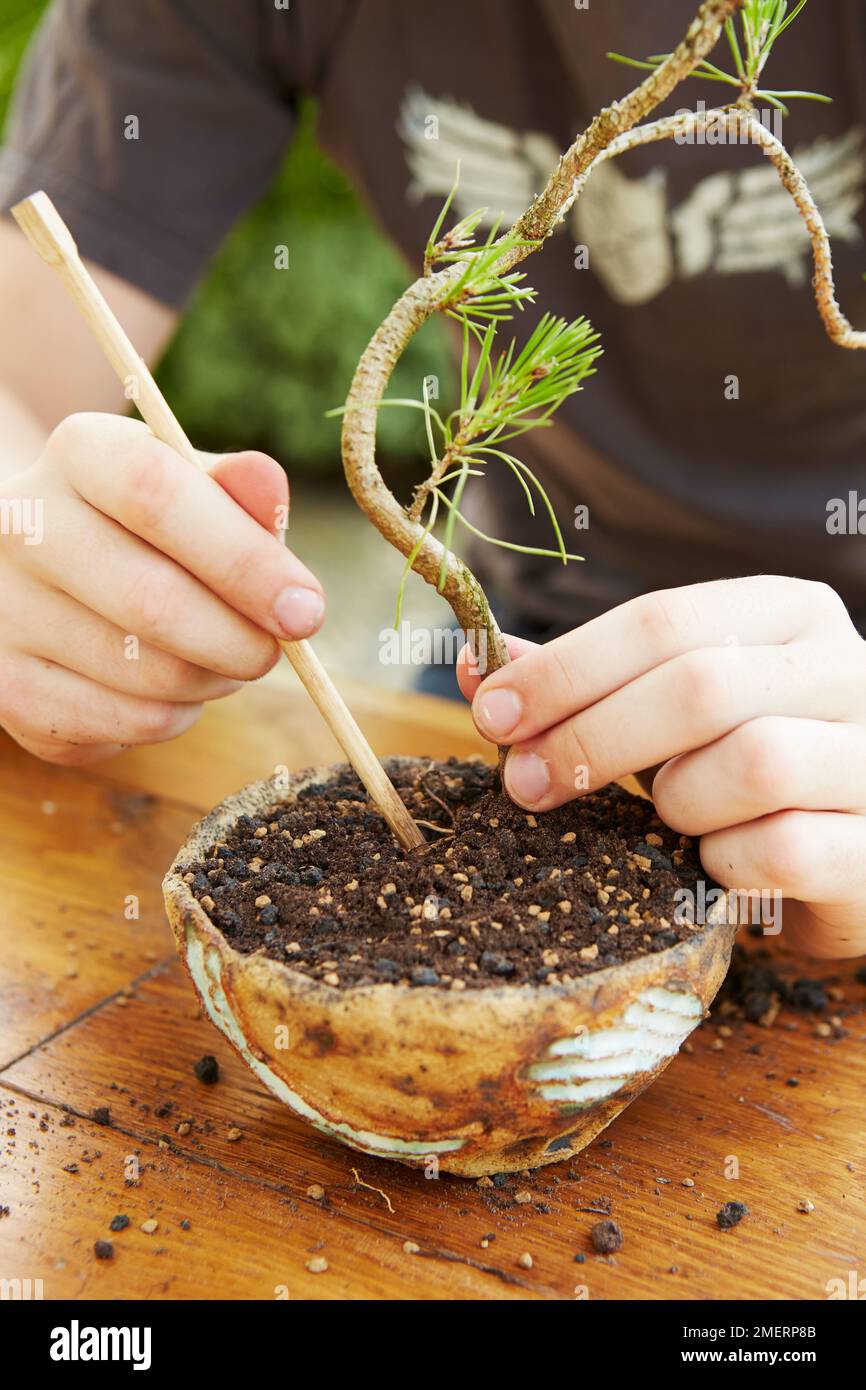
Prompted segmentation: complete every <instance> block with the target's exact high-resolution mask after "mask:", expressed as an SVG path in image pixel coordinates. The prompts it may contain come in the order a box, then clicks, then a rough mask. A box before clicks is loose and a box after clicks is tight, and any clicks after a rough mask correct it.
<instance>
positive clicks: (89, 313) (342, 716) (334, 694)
mask: <svg viewBox="0 0 866 1390" xmlns="http://www.w3.org/2000/svg"><path fill="white" fill-rule="evenodd" d="M12 215H13V217H14V218H15V220H16V222H17V223H18V225H19V227H20V228H21V230H22V231H23V233H24V235H25V236H26V237H27V239H28V241H29V242H30V244H31V246H33V248H34V249H35V250H36V251H37V252H38V254H39V255H40V256H41V258H42V260H43V261H45V262H46V263H47V264H48V265H50V266H51V267H52V268H53V269H54V270H56V271H57V273H58V275H59V276H60V279H61V280H62V281H63V283H64V285H65V286H66V288H67V290H68V291H69V294H70V295H71V297H72V299H73V300H74V302H75V303H76V304H77V306H78V308H79V310H80V311H81V313H82V315H83V317H84V319H85V320H86V321H87V323H88V324H89V326H90V328H91V330H92V332H93V334H94V336H95V337H96V339H97V341H98V343H99V345H100V347H101V348H102V350H103V352H104V353H105V356H106V357H107V359H108V361H109V362H110V364H111V366H112V367H113V369H114V371H115V372H116V373H117V375H118V377H119V378H120V380H121V381H122V382H123V383H124V385H125V386H128V385H129V383H130V382H133V383H134V385H135V392H134V404H135V406H136V407H137V409H138V411H139V414H140V415H141V417H142V419H143V420H144V421H145V423H146V424H147V425H148V426H149V428H150V429H151V430H152V432H153V433H154V435H155V436H156V438H157V439H159V440H161V441H162V443H163V444H168V445H169V447H170V448H172V449H174V450H175V452H176V453H178V454H181V455H182V456H183V457H184V458H185V459H187V460H188V461H189V462H190V463H192V464H194V465H195V466H196V467H197V468H201V467H202V464H201V461H200V459H199V457H198V455H197V453H196V451H195V449H194V448H193V446H192V444H191V443H190V441H189V439H188V438H187V436H186V434H185V433H184V431H183V429H182V428H181V426H180V424H179V422H178V420H177V419H176V418H175V416H174V415H173V414H172V411H171V409H170V408H169V405H168V402H167V401H166V400H165V397H164V396H163V395H162V392H161V391H160V389H159V387H158V386H157V384H156V382H155V381H154V379H153V375H152V373H151V371H150V369H149V367H148V366H147V363H146V362H145V361H144V360H143V359H142V358H141V357H140V356H139V354H138V353H137V352H136V350H135V348H134V347H133V345H132V343H131V342H130V340H129V338H128V337H127V335H126V333H125V332H124V330H123V328H122V327H121V325H120V323H119V322H118V320H117V318H116V317H115V315H114V313H113V312H112V310H111V308H110V307H109V305H108V303H107V302H106V300H105V297H104V296H103V294H102V293H101V291H100V290H99V287H98V286H97V285H96V283H95V281H94V280H93V277H92V276H91V275H90V274H89V272H88V271H87V269H86V267H85V266H84V264H83V262H82V260H81V257H80V256H79V254H78V247H77V246H76V244H75V240H74V238H73V236H72V233H71V232H70V230H69V228H68V227H67V225H66V223H65V222H64V221H63V218H62V217H61V216H60V213H59V212H58V211H57V209H56V207H55V206H54V204H53V203H52V201H51V199H50V198H49V197H48V195H47V193H42V192H39V193H34V194H32V195H31V196H30V197H29V198H25V199H24V200H23V201H22V202H20V203H18V204H16V206H15V207H14V208H13V209H12ZM280 646H281V647H282V649H283V651H284V652H285V654H286V656H287V657H288V659H289V661H290V662H291V663H292V666H293V667H294V668H295V671H296V672H297V674H298V676H299V678H300V680H301V682H302V684H303V685H304V687H305V689H306V691H307V693H308V694H309V696H310V698H311V699H312V700H313V702H314V703H315V705H316V706H317V708H318V710H319V713H320V714H321V715H322V717H323V719H324V720H325V722H326V724H327V725H328V727H329V728H330V730H331V732H332V733H333V735H334V737H335V738H336V740H337V742H338V743H339V745H340V747H341V748H342V750H343V752H344V753H345V755H346V757H347V758H348V760H349V762H350V763H351V764H352V767H353V768H354V769H355V771H356V772H357V774H358V776H359V777H360V779H361V781H362V782H363V784H364V786H365V787H366V788H367V791H368V792H369V794H370V797H371V798H372V800H373V801H374V802H375V804H376V806H377V807H378V809H379V810H380V811H381V813H382V815H383V816H384V817H385V820H386V821H387V822H388V824H389V825H390V827H391V829H392V830H393V832H394V834H395V835H396V837H397V839H398V840H399V841H400V844H401V845H403V847H404V848H405V849H415V848H417V847H419V846H420V845H423V844H425V840H424V837H423V835H422V834H421V832H420V830H419V829H418V827H417V825H416V824H415V822H414V820H413V819H412V817H411V815H410V814H409V812H408V810H407V809H406V807H405V805H404V804H403V802H402V801H401V799H400V797H399V796H398V794H397V791H396V789H395V787H394V786H393V784H392V783H391V781H390V779H389V778H388V776H387V775H386V773H385V769H384V768H383V767H382V764H381V763H380V762H379V760H378V758H377V757H376V755H375V753H374V752H373V750H372V748H371V747H370V745H369V743H368V742H367V740H366V739H365V737H364V735H363V734H362V732H361V730H360V728H359V727H358V725H357V723H356V722H355V719H354V718H353V716H352V714H351V712H350V710H349V709H348V707H347V705H346V703H345V701H344V700H343V698H342V696H341V695H340V693H339V691H338V690H337V689H336V687H335V685H334V683H333V681H332V680H331V678H330V676H329V675H328V673H327V671H326V670H325V668H324V667H323V666H322V663H321V662H320V661H319V658H318V657H317V656H316V654H315V652H314V651H313V648H312V647H311V646H310V644H309V642H306V641H303V642H288V641H281V642H280Z"/></svg>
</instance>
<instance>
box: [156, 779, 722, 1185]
mask: <svg viewBox="0 0 866 1390" xmlns="http://www.w3.org/2000/svg"><path fill="white" fill-rule="evenodd" d="M394 761H395V762H396V761H400V762H407V761H410V760H394ZM338 770H339V769H338V768H335V767H326V768H315V769H308V770H307V771H305V772H300V773H298V774H296V775H295V776H294V777H293V778H291V779H289V782H288V785H286V784H285V782H283V783H282V784H281V785H280V786H279V787H277V786H276V785H275V784H274V782H272V781H264V782H256V783H255V784H253V785H252V786H250V787H246V788H245V789H244V790H243V791H241V792H238V793H237V794H236V795H235V796H231V797H229V798H228V800H226V801H224V802H223V803H222V804H221V805H219V806H217V807H216V808H215V809H214V810H213V811H211V813H210V815H208V816H206V817H205V819H204V820H202V821H201V822H200V823H199V824H198V825H197V826H195V828H194V829H193V831H192V832H191V834H190V835H189V837H188V839H187V840H186V842H185V844H184V845H183V846H182V848H181V850H180V852H179V854H178V857H177V860H176V863H175V866H174V867H173V868H172V869H171V870H170V871H169V873H168V874H167V875H166V878H165V882H164V885H163V888H164V892H165V900H166V906H167V910H168V916H169V920H170V921H171V925H172V929H173V931H174V935H175V939H176V941H177V946H178V950H179V951H180V954H181V957H182V959H183V961H184V963H185V965H186V968H187V970H188V971H189V974H190V976H191V978H192V982H193V984H194V986H195V988H196V990H197V991H198V993H199V995H200V997H201V1000H202V1003H203V1005H204V1007H205V1009H206V1011H207V1013H208V1015H209V1017H210V1019H211V1020H212V1022H213V1023H215V1024H216V1026H217V1028H219V1029H220V1031H221V1032H223V1033H224V1034H225V1036H226V1037H227V1038H228V1040H229V1042H230V1043H231V1044H232V1046H233V1047H234V1048H235V1050H236V1051H237V1052H238V1053H239V1054H240V1056H241V1057H242V1058H243V1059H244V1061H245V1062H246V1063H247V1065H248V1066H249V1067H250V1068H251V1069H252V1071H253V1072H254V1073H255V1074H256V1076H257V1077H258V1078H259V1080H260V1081H261V1082H262V1084H263V1085H264V1086H266V1087H267V1088H268V1089H269V1090H270V1091H272V1092H273V1093H274V1095H275V1096H277V1097H278V1098H279V1099H280V1100H281V1101H283V1102H285V1104H286V1105H288V1106H289V1108H290V1109H291V1110H293V1111H294V1113H295V1114H296V1115H299V1116H301V1117H302V1118H303V1119H304V1120H306V1121H307V1122H308V1123H309V1124H311V1125H314V1126H315V1127H316V1129H318V1130H320V1131H321V1132H322V1133H324V1134H327V1135H329V1136H330V1137H331V1138H333V1139H337V1140H340V1141H341V1142H342V1143H344V1144H348V1145H349V1146H350V1147H351V1148H353V1149H357V1150H359V1151H360V1152H362V1153H367V1154H375V1155H376V1156H378V1157H380V1158H391V1159H396V1160H398V1161H399V1162H401V1163H406V1164H412V1165H415V1166H418V1167H429V1166H430V1165H433V1166H434V1167H435V1168H437V1169H438V1170H441V1171H443V1172H450V1173H458V1174H461V1175H462V1176H464V1177H478V1176H480V1175H482V1174H485V1173H497V1172H510V1171H518V1170H520V1169H524V1168H536V1167H538V1166H540V1165H542V1164H545V1163H553V1162H555V1161H556V1160H558V1159H562V1158H568V1157H569V1156H570V1155H571V1154H573V1153H575V1152H577V1150H579V1149H582V1148H583V1147H584V1146H585V1145H586V1144H588V1143H589V1142H590V1141H591V1140H592V1139H593V1138H594V1137H595V1135H596V1134H598V1132H599V1131H600V1130H602V1129H604V1127H605V1125H608V1124H610V1122H611V1120H612V1119H614V1117H615V1116H616V1115H618V1114H619V1112H620V1111H621V1110H622V1109H623V1108H624V1107H625V1106H626V1105H628V1103H629V1101H631V1100H633V1099H634V1098H635V1096H637V1095H639V1094H640V1092H641V1091H643V1090H645V1088H646V1087H647V1086H648V1085H649V1084H650V1083H651V1082H652V1081H653V1080H654V1079H655V1077H656V1076H658V1075H659V1073H660V1072H662V1071H663V1070H664V1068H665V1067H666V1066H667V1065H668V1063H669V1062H670V1060H671V1058H672V1057H673V1056H675V1054H676V1052H677V1051H678V1050H679V1048H680V1046H681V1044H682V1043H683V1042H684V1041H685V1039H686V1038H687V1037H688V1035H689V1033H690V1032H691V1031H692V1029H693V1028H695V1027H696V1025H697V1024H698V1023H699V1022H700V1021H701V1019H702V1018H703V1017H704V1015H705V1014H706V1011H707V1008H708V1005H709V1004H710V1001H711V1000H712V998H713V996H714V995H715V993H716V991H717V989H718V988H719V985H720V984H721V982H722V979H723V978H724V975H725V972H726V970H727V968H728V962H729V959H730V955H731V948H732V946H733V941H734V936H735V934H736V926H735V925H732V924H731V923H732V922H735V920H736V914H735V913H731V912H728V910H727V900H726V899H724V898H722V899H721V900H720V901H719V902H717V903H716V904H715V907H714V909H713V910H712V912H711V913H710V914H708V916H709V917H710V920H708V922H707V924H706V925H705V926H703V927H701V928H698V929H696V930H695V932H694V934H693V935H691V936H690V937H689V938H688V940H686V941H684V942H681V943H679V944H678V945H675V946H672V947H669V948H668V949H667V950H664V951H660V952H656V953H655V954H652V955H647V956H643V957H640V958H639V959H637V960H632V961H628V962H626V963H624V964H621V965H616V966H611V967H607V968H605V969H602V970H597V971H595V972H594V973H593V974H590V975H585V976H583V977H582V978H580V979H578V980H575V981H573V982H572V983H570V984H560V985H553V986H552V985H507V984H506V985H497V986H492V987H490V988H486V989H478V990H464V991H461V992H457V991H449V990H443V989H441V988H437V987H435V986H433V987H424V986H421V987H420V988H419V987H414V988H413V987H410V986H408V985H406V986H403V985H394V984H375V985H369V986H357V987H354V988H343V989H339V988H332V987H330V986H329V985H326V984H323V983H320V982H319V981H317V980H314V979H311V978H310V977H309V976H307V975H304V974H301V973H300V972H298V971H296V970H292V969H291V967H290V966H288V965H286V964H284V963H283V962H282V961H278V960H273V959H271V958H270V957H268V956H266V955H264V954H263V953H256V954H252V955H243V954H240V953H239V952H237V951H236V950H234V948H233V947H232V946H231V945H230V944H229V942H228V941H227V940H226V938H225V937H224V936H223V934H222V932H221V931H220V930H219V929H218V927H216V926H215V925H214V924H213V922H211V920H210V919H209V917H208V915H207V913H206V912H205V911H204V909H203V908H202V907H201V905H200V904H199V903H198V901H197V900H196V899H195V897H194V896H193V894H192V891H191V888H190V887H189V886H188V885H187V884H186V883H185V882H184V879H183V868H184V866H186V865H188V864H191V863H193V862H196V861H200V860H203V859H205V858H206V857H207V855H208V853H209V851H210V850H211V849H212V847H213V846H214V845H215V844H218V843H219V842H220V841H222V840H224V838H225V836H226V834H227V832H228V831H229V830H230V828H231V827H232V826H233V825H234V823H235V822H236V821H237V819H238V817H239V816H241V815H243V814H246V815H248V816H255V815H260V814H262V813H263V812H264V811H265V810H267V809H268V808H269V807H270V806H273V805H275V804H277V803H290V802H292V801H294V800H295V798H296V796H297V794H298V792H300V791H301V790H302V788H304V787H305V786H307V785H308V784H310V783H313V782H316V783H327V782H328V780H329V779H330V778H331V777H333V775H334V774H335V773H336V772H337V771H338ZM729 918H730V922H729V920H728V919H729Z"/></svg>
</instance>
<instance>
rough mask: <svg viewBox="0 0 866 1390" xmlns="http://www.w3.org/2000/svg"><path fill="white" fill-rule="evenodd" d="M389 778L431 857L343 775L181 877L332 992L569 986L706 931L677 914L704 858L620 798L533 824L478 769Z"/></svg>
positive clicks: (249, 944)
mask: <svg viewBox="0 0 866 1390" xmlns="http://www.w3.org/2000/svg"><path fill="white" fill-rule="evenodd" d="M388 770H389V772H390V774H391V776H392V778H393V780H394V782H395V784H396V785H397V787H398V790H399V791H400V794H401V796H402V797H403V799H404V800H405V802H406V804H407V806H408V807H409V809H410V811H411V813H412V815H413V816H414V817H415V818H416V820H418V821H419V822H420V823H421V824H422V826H423V828H424V829H425V834H426V835H427V837H428V839H429V844H428V846H427V847H426V849H423V850H416V851H414V852H411V853H407V852H405V851H404V850H402V849H401V848H400V846H399V845H398V844H397V843H396V841H395V840H394V838H393V837H392V835H391V833H390V831H389V829H388V827H387V826H386V824H385V822H384V821H383V820H382V818H381V816H379V815H378V814H377V813H376V812H375V811H374V810H372V809H371V807H370V805H369V803H368V802H367V799H366V794H365V792H364V790H363V788H362V786H361V784H360V782H359V781H358V780H357V778H356V777H355V775H354V773H353V772H352V771H351V769H349V768H346V769H345V771H343V772H342V773H340V774H339V776H338V777H337V778H336V780H334V781H331V782H329V783H328V785H321V784H312V785H309V786H307V787H306V788H305V789H304V790H303V791H302V792H301V793H300V795H299V796H298V799H297V801H292V802H284V803H276V804H275V805H274V807H273V811H272V813H270V814H267V815H263V816H253V817H250V816H241V817H240V819H239V820H238V821H237V823H236V825H235V826H234V827H233V828H232V830H231V831H230V833H229V834H228V835H226V837H225V839H224V841H222V842H221V843H219V844H217V845H215V846H214V847H213V850H212V853H211V855H210V856H209V858H208V859H207V860H206V861H203V862H199V863H195V864H189V865H186V866H183V868H182V872H183V873H184V875H185V879H186V882H187V883H188V884H189V885H190V887H191V889H192V891H193V893H194V895H195V897H196V898H197V899H198V901H199V902H200V903H201V905H202V907H203V908H204V910H205V911H206V912H207V914H208V916H209V917H210V918H211V920H212V921H213V922H214V923H215V925H216V926H218V927H219V928H220V930H221V931H222V933H223V934H224V936H225V937H226V939H227V940H228V942H229V943H230V944H231V945H232V946H233V947H234V948H235V950H237V951H239V952H241V953H244V954H248V953H251V952H255V951H263V952H265V954H266V955H268V956H271V957H273V958H274V959H277V960H282V961H284V962H286V963H287V964H289V965H290V966H291V967H292V968H293V969H294V970H297V971H299V972H301V973H303V974H305V975H308V976H310V977H311V978H313V979H316V980H319V981H322V982H324V983H325V984H328V985H331V986H333V987H335V988H341V987H346V988H350V987H353V986H358V985H368V984H382V983H395V984H409V985H414V986H421V987H432V988H438V989H456V990H460V989H484V988H485V987H490V986H497V985H498V986H501V985H503V984H514V985H521V984H532V985H536V986H537V985H542V986H543V985H558V984H568V983H569V981H571V980H575V979H577V978H579V977H580V976H583V975H587V974H590V973H591V972H593V971H595V970H600V969H604V968H605V967H608V966H613V965H617V964H620V963H622V962H625V961H630V960H633V959H635V958H636V957H638V956H642V955H645V954H647V953H652V952H657V951H663V950H666V949H667V948H668V947H670V946H673V945H675V944H676V943H677V942H679V941H684V940H686V939H688V938H689V937H690V936H691V935H693V934H694V932H695V931H696V930H698V929H699V927H696V926H694V925H692V924H690V923H689V922H688V921H685V920H683V917H684V915H685V914H684V913H683V911H682V909H681V908H680V910H679V911H678V910H677V909H678V904H679V903H680V901H681V899H680V898H679V897H678V896H677V894H678V890H681V889H688V890H690V891H691V893H692V894H695V895H696V896H697V893H696V884H697V882H698V880H699V879H701V880H706V875H705V874H704V871H703V870H702V868H701V866H700V862H699V859H698V854H697V847H696V845H695V844H694V843H693V842H692V841H690V840H689V839H688V838H687V837H685V836H680V835H677V834H676V833H675V832H674V831H671V830H669V829H668V828H667V827H666V826H664V825H662V823H661V822H660V821H659V819H658V817H657V816H656V814H655V811H654V808H653V805H652V803H651V802H649V801H645V800H643V799H642V798H640V797H636V796H632V795H630V794H629V793H628V792H625V791H624V790H623V789H622V788H620V787H618V786H611V787H607V788H605V789H604V790H603V791H599V792H594V793H590V794H588V795H585V796H583V797H581V798H579V799H578V800H577V801H575V802H572V803H570V804H569V805H567V806H564V807H562V808H560V809H559V810H557V811H551V812H547V813H545V814H539V815H536V816H534V815H530V814H528V813H527V812H525V811H523V810H522V809H520V808H519V807H517V806H515V805H514V803H513V802H511V801H510V800H509V799H508V797H507V796H505V795H504V794H503V793H502V792H501V790H500V789H499V778H498V774H497V772H496V770H495V769H494V768H491V767H488V766H487V765H485V764H483V763H481V762H457V761H456V760H454V759H452V760H449V761H448V762H447V763H435V762H429V763H424V762H422V763H404V762H395V763H394V764H390V765H388ZM692 901H694V898H693V899H692Z"/></svg>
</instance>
